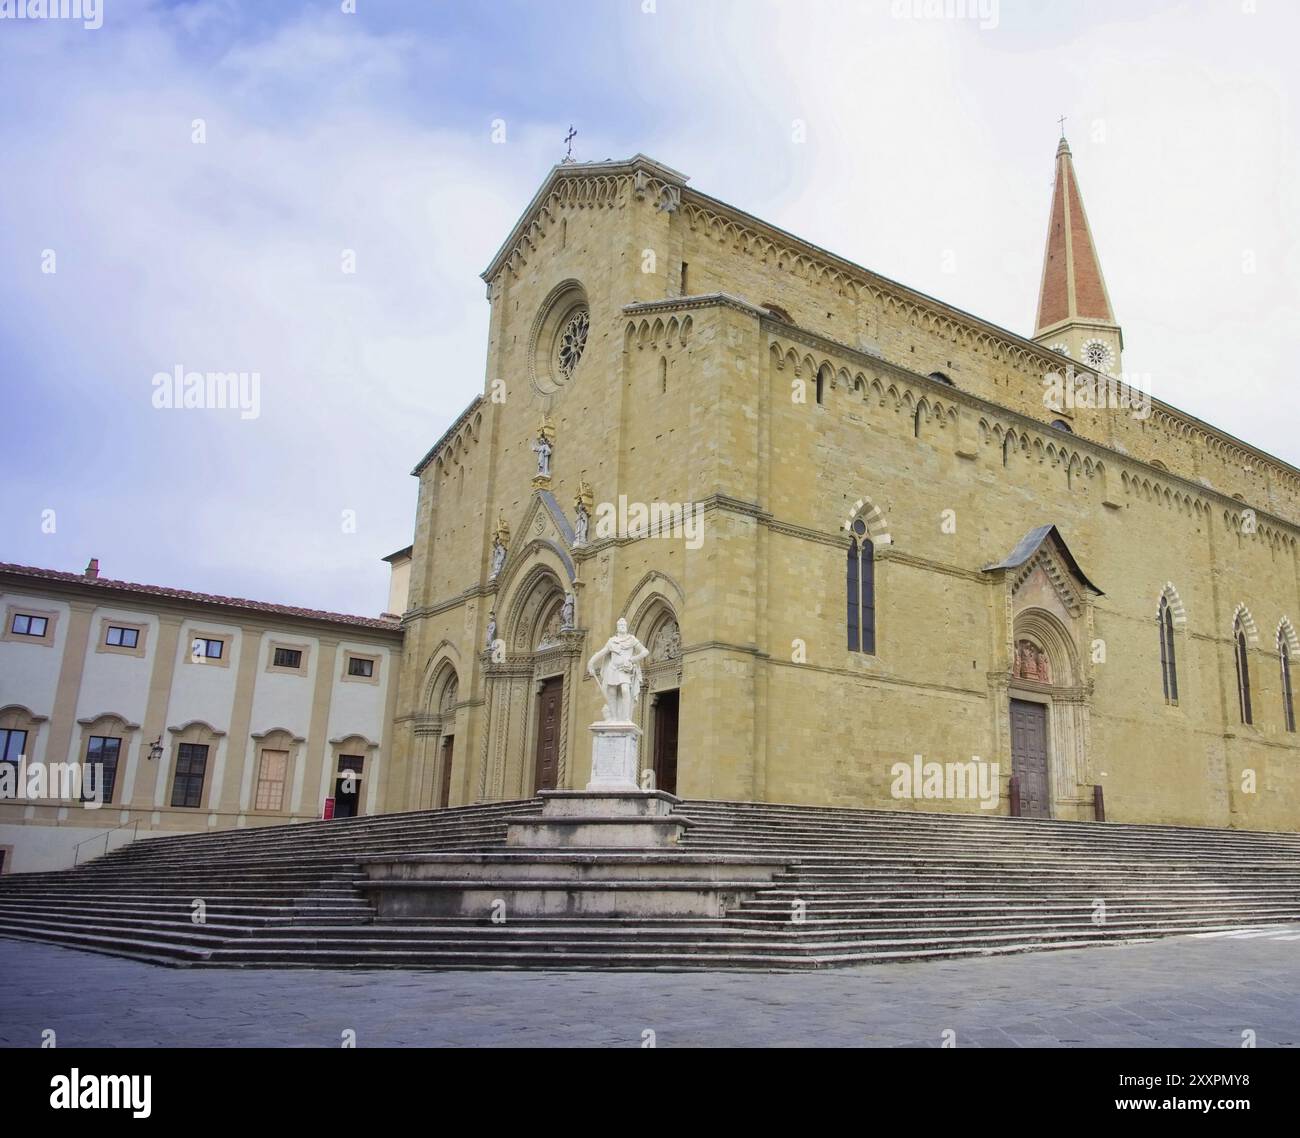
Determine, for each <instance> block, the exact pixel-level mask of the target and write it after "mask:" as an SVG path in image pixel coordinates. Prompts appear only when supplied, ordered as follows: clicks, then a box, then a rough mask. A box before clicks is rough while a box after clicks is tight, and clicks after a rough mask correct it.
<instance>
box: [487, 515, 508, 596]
mask: <svg viewBox="0 0 1300 1138" xmlns="http://www.w3.org/2000/svg"><path fill="white" fill-rule="evenodd" d="M509 545H510V526H509V525H508V524H507V523H506V516H505V514H503V513H502V512H501V511H500V510H498V511H497V528H496V529H495V530H493V531H492V567H491V571H490V572H489V573H488V579H489V580H491V579H492V578H494V577H496V576H497V575H498V574H499V573H500V572H501V569H502V567H503V566H504V565H505V563H506V550H507V548H508V547H509Z"/></svg>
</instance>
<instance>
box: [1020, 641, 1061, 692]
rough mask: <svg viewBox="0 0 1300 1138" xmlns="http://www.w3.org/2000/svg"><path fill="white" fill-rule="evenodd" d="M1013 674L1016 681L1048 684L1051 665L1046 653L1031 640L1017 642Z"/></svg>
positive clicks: (1050, 676) (1050, 679) (1050, 680)
mask: <svg viewBox="0 0 1300 1138" xmlns="http://www.w3.org/2000/svg"><path fill="white" fill-rule="evenodd" d="M1015 674H1016V678H1017V679H1021V680H1034V681H1036V682H1038V683H1041V684H1050V683H1051V682H1052V663H1051V661H1050V660H1049V659H1048V658H1047V653H1046V652H1044V651H1043V650H1042V649H1041V648H1040V647H1038V645H1037V644H1035V643H1034V642H1033V641H1032V640H1017V641H1016V661H1015Z"/></svg>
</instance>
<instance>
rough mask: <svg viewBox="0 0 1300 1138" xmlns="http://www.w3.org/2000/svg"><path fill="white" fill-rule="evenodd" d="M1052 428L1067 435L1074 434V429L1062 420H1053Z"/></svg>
mask: <svg viewBox="0 0 1300 1138" xmlns="http://www.w3.org/2000/svg"><path fill="white" fill-rule="evenodd" d="M1052 426H1053V427H1055V428H1056V429H1057V430H1058V431H1064V432H1065V433H1066V434H1067V435H1072V434H1074V428H1073V427H1072V426H1070V424H1069V423H1067V422H1066V421H1065V420H1064V419H1053V420H1052Z"/></svg>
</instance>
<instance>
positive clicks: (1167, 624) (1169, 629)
mask: <svg viewBox="0 0 1300 1138" xmlns="http://www.w3.org/2000/svg"><path fill="white" fill-rule="evenodd" d="M1157 620H1158V621H1159V622H1160V675H1161V678H1162V680H1163V682H1164V688H1165V702H1166V703H1177V702H1178V660H1177V657H1176V656H1175V654H1174V613H1173V610H1172V609H1171V608H1170V607H1169V598H1168V597H1161V598H1160V613H1159V616H1158V617H1157Z"/></svg>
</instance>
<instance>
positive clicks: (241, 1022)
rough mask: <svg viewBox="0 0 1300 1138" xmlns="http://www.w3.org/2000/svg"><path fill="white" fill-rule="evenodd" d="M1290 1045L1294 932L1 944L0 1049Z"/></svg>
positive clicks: (1296, 1037)
mask: <svg viewBox="0 0 1300 1138" xmlns="http://www.w3.org/2000/svg"><path fill="white" fill-rule="evenodd" d="M45 1029H53V1030H54V1031H55V1032H56V1033H57V1043H58V1045H59V1046H60V1047H81V1046H91V1047H116V1046H142V1047H151V1046H162V1047H165V1046H213V1047H232V1046H270V1047H337V1046H339V1045H340V1043H341V1041H342V1039H343V1034H344V1032H345V1031H353V1032H355V1033H356V1037H355V1038H356V1044H357V1046H359V1047H365V1046H419V1047H438V1046H453V1047H479V1046H501V1045H507V1046H509V1045H514V1046H526V1047H567V1046H597V1047H638V1046H642V1045H643V1044H644V1042H646V1041H648V1039H649V1037H648V1036H646V1035H645V1033H646V1032H651V1031H652V1032H653V1033H654V1036H653V1041H654V1044H655V1045H656V1046H659V1047H670V1046H674V1045H676V1046H683V1045H685V1046H704V1047H714V1046H754V1047H762V1046H782V1045H786V1046H789V1045H793V1046H802V1047H815V1046H849V1047H854V1046H872V1047H900V1046H901V1047H936V1046H939V1045H940V1043H941V1042H942V1041H943V1038H944V1033H945V1032H946V1031H952V1032H955V1033H956V1044H957V1046H959V1047H962V1046H966V1047H1007V1046H1012V1047H1106V1046H1117V1047H1151V1046H1155V1047H1201V1046H1209V1047H1240V1046H1241V1044H1242V1033H1243V1031H1246V1030H1250V1031H1253V1032H1254V1033H1255V1037H1256V1042H1257V1045H1258V1046H1259V1047H1277V1046H1282V1047H1298V1046H1300V928H1295V927H1292V928H1289V929H1288V928H1280V927H1279V928H1268V929H1264V928H1261V929H1259V930H1254V931H1247V932H1239V933H1233V934H1231V935H1228V936H1208V937H1207V936H1198V937H1180V938H1176V939H1169V940H1160V941H1153V942H1148V943H1144V944H1135V945H1127V946H1115V947H1104V948H1088V949H1079V950H1071V951H1065V952H1033V953H1027V954H1023V955H1016V956H1003V957H989V958H983V959H972V960H950V961H934V962H926V963H909V964H887V965H875V966H871V967H862V968H850V969H838V970H833V971H826V972H816V973H771V974H769V973H762V974H760V973H725V972H719V973H653V972H651V973H646V972H641V973H617V972H609V973H596V972H407V971H366V972H360V971H358V972H349V971H328V972H327V971H321V972H307V971H299V970H278V969H256V970H254V969H249V970H218V969H171V968H160V967H156V966H153V965H149V964H142V963H138V962H135V961H131V960H123V959H118V958H116V957H111V956H101V955H97V954H94V953H86V952H80V951H75V950H72V949H64V948H57V947H54V946H52V945H44V944H35V943H30V942H24V941H15V940H3V939H0V1045H3V1046H8V1047H29V1046H38V1045H39V1043H40V1039H41V1033H42V1031H43V1030H45Z"/></svg>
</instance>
